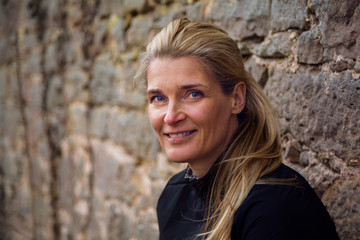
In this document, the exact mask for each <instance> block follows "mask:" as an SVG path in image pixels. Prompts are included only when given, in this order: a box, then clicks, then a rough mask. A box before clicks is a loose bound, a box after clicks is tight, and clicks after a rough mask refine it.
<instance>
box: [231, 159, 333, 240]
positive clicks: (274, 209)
mask: <svg viewBox="0 0 360 240" xmlns="http://www.w3.org/2000/svg"><path fill="white" fill-rule="evenodd" d="M266 178H268V179H274V180H275V179H279V180H280V181H278V182H276V181H275V182H274V183H271V182H270V183H267V184H257V185H255V186H254V187H253V188H252V189H251V191H250V192H249V194H248V196H247V197H246V199H245V200H244V202H243V203H242V204H241V206H240V207H239V209H238V210H237V211H236V213H235V217H234V225H233V230H234V229H237V230H234V231H233V234H237V233H239V234H242V235H243V234H245V235H246V234H250V235H251V236H253V237H254V238H253V239H257V238H256V237H255V236H265V235H266V236H269V235H274V234H275V235H278V236H280V235H281V236H284V237H285V239H286V237H288V235H287V234H293V236H294V233H298V234H299V238H295V239H307V238H304V237H305V236H306V237H308V239H314V238H312V237H313V236H311V235H310V232H311V231H313V232H314V234H316V233H319V234H320V233H322V232H323V230H324V229H326V228H328V229H329V232H331V233H332V234H333V236H335V238H329V239H337V238H336V232H335V227H334V224H333V222H332V220H331V218H330V216H329V214H328V213H327V211H326V209H325V207H324V205H323V204H322V202H321V200H320V199H319V197H318V196H317V194H316V193H315V191H314V190H313V189H312V188H311V186H310V185H309V184H308V182H307V181H306V180H305V178H304V177H302V176H301V175H300V174H299V173H297V172H296V171H294V170H293V169H291V168H289V167H287V166H285V165H283V164H282V165H281V166H280V167H279V168H278V169H276V170H275V171H274V172H272V173H270V174H269V175H267V176H266ZM287 180H288V181H287ZM301 229H302V230H301ZM304 229H305V230H304ZM301 231H303V232H301ZM332 231H333V232H332ZM300 232H301V233H300ZM259 234H260V235H259ZM267 234H269V235H267ZM308 234H309V235H308ZM243 236H244V235H243ZM300 236H302V237H300ZM316 236H320V235H316ZM237 239H241V238H237ZM279 239H283V238H279ZM315 239H316V238H315Z"/></svg>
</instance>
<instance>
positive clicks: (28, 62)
mask: <svg viewBox="0 0 360 240" xmlns="http://www.w3.org/2000/svg"><path fill="white" fill-rule="evenodd" d="M40 63H41V54H40V52H39V50H34V51H32V53H31V54H30V55H29V57H28V58H26V59H25V60H24V63H23V65H22V66H23V71H24V75H30V74H38V73H40V72H41V64H40Z"/></svg>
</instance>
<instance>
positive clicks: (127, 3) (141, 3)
mask: <svg viewBox="0 0 360 240" xmlns="http://www.w3.org/2000/svg"><path fill="white" fill-rule="evenodd" d="M145 4H146V0H123V8H124V12H125V13H127V12H132V11H136V12H141V11H142V10H143V9H144V7H145Z"/></svg>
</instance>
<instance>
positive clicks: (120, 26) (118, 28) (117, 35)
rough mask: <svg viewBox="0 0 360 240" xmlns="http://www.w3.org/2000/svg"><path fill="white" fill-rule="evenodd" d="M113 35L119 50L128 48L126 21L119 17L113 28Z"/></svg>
mask: <svg viewBox="0 0 360 240" xmlns="http://www.w3.org/2000/svg"><path fill="white" fill-rule="evenodd" d="M111 34H112V37H113V39H114V41H115V43H116V47H117V49H118V51H125V50H126V37H125V21H124V20H123V19H117V20H116V23H115V24H114V27H113V28H112V29H111Z"/></svg>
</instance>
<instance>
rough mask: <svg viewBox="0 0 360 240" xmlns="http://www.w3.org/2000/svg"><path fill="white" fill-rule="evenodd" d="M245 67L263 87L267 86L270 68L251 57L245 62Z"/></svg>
mask: <svg viewBox="0 0 360 240" xmlns="http://www.w3.org/2000/svg"><path fill="white" fill-rule="evenodd" d="M245 69H246V71H248V72H249V73H250V74H251V75H252V76H253V77H254V78H255V80H256V81H257V82H258V83H259V84H260V86H261V87H264V86H265V84H266V82H267V80H268V70H267V68H266V67H265V66H264V65H260V64H257V63H256V60H255V58H254V57H251V58H250V59H249V60H247V61H246V62H245Z"/></svg>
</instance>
